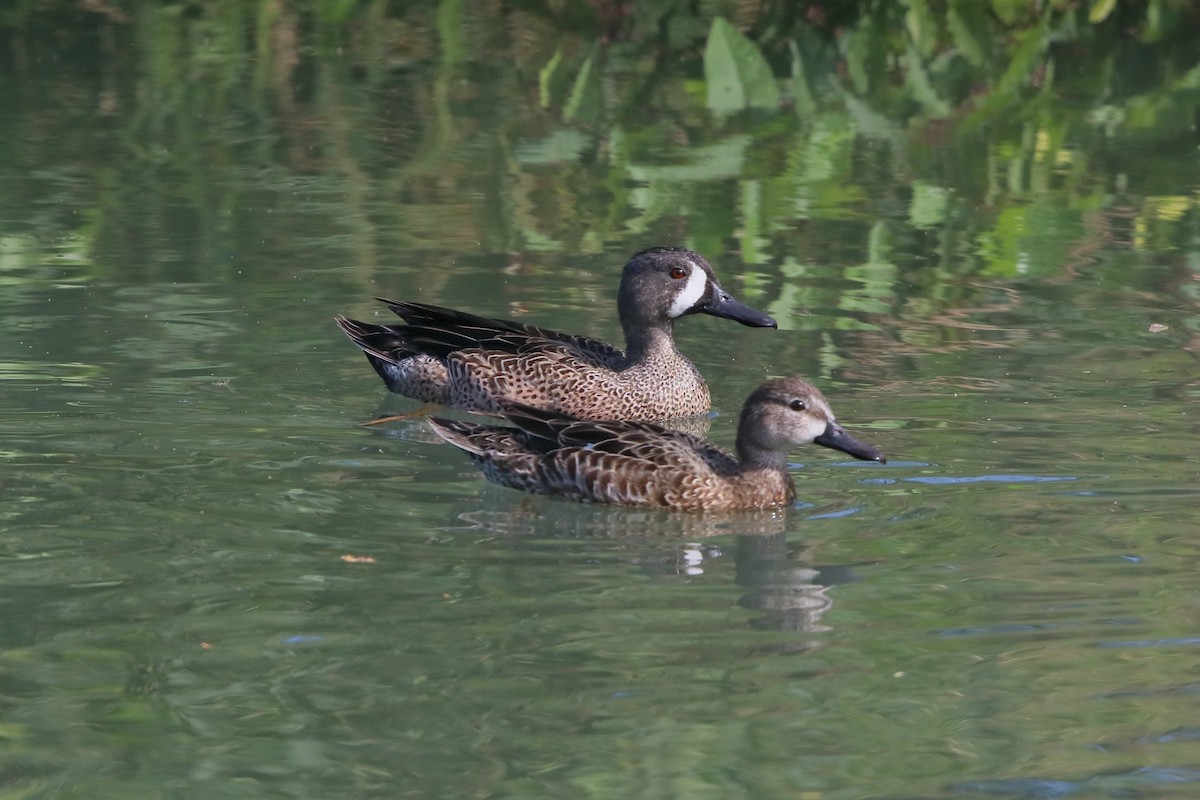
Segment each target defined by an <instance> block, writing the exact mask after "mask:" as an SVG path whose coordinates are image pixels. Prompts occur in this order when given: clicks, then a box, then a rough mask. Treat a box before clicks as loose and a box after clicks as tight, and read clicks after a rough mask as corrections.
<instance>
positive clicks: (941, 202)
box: [909, 181, 950, 228]
mask: <svg viewBox="0 0 1200 800" xmlns="http://www.w3.org/2000/svg"><path fill="white" fill-rule="evenodd" d="M949 208H950V193H949V192H948V191H946V190H945V189H944V188H942V187H941V186H934V185H933V184H931V183H928V182H926V181H915V182H914V183H913V196H912V205H911V207H910V209H909V219H910V220H911V221H912V224H913V227H915V228H934V227H937V226H939V225H942V224H944V223H945V222H946V212H947V211H948V209H949Z"/></svg>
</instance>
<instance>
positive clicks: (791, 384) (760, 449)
mask: <svg viewBox="0 0 1200 800" xmlns="http://www.w3.org/2000/svg"><path fill="white" fill-rule="evenodd" d="M809 443H816V444H819V445H822V446H824V447H831V448H833V449H834V450H841V451H842V452H843V453H846V454H848V455H851V456H854V457H855V458H858V459H862V460H863V461H878V462H879V463H880V464H885V463H887V458H886V457H885V456H884V455H883V452H882V451H880V450H879V448H877V447H873V446H871V445H869V444H866V443H865V442H860V441H859V440H858V439H855V438H854V437H853V436H851V435H850V434H849V433H847V432H846V429H845V428H843V427H842V426H841V425H839V424H838V423H837V420H836V419H834V416H833V412H832V411H831V410H830V409H829V403H828V402H826V400H825V396H824V395H822V394H821V391H820V390H819V389H818V388H817V387H815V386H813V385H812V384H811V383H809V382H808V381H806V380H804V379H802V378H778V379H776V380H771V381H767V382H766V383H764V384H763V385H762V386H759V387H758V388H757V389H755V390H754V392H753V393H752V394H751V395H750V396H749V397H748V398H746V404H745V405H744V406H743V407H742V416H741V419H740V421H739V423H738V436H737V449H738V455H739V456H740V457H741V459H742V460H743V461H746V462H751V463H757V464H760V465H764V466H767V465H770V466H782V465H784V464H785V463H786V461H787V453H788V452H789V451H791V450H792V449H794V448H796V447H798V446H800V445H804V444H809Z"/></svg>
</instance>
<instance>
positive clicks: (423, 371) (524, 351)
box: [337, 247, 775, 420]
mask: <svg viewBox="0 0 1200 800" xmlns="http://www.w3.org/2000/svg"><path fill="white" fill-rule="evenodd" d="M381 302H383V303H384V304H386V305H387V307H388V308H389V309H390V310H391V311H393V312H394V313H396V314H397V315H398V316H399V317H400V318H401V319H403V320H404V323H405V324H402V325H375V324H372V323H368V322H360V321H358V320H353V319H348V318H346V317H338V318H337V324H338V326H339V327H340V328H341V329H342V331H343V332H344V333H345V334H346V335H347V336H349V337H350V339H351V340H352V341H353V342H354V343H355V344H356V345H358V347H359V348H360V349H362V351H363V352H364V353H365V354H366V356H367V359H368V360H369V361H370V363H371V366H372V367H374V368H375V371H376V372H377V373H378V374H379V377H380V378H382V379H383V382H384V383H385V384H386V385H387V387H388V389H389V390H391V391H393V392H396V393H398V394H402V395H405V396H407V397H412V398H414V399H417V400H421V401H424V402H427V403H440V404H444V405H449V406H454V407H458V408H464V409H469V410H474V411H484V412H493V413H495V412H498V411H500V410H501V409H503V408H506V407H507V405H508V404H510V403H514V402H515V403H521V404H524V405H528V406H532V407H535V408H540V409H544V410H547V411H551V412H554V413H557V414H565V415H570V416H574V417H581V418H588V419H627V420H652V419H669V418H674V417H687V416H694V415H697V414H703V413H705V412H707V411H708V409H709V393H708V386H707V385H706V384H705V383H704V379H703V378H702V377H701V376H700V373H699V372H698V371H697V370H696V367H695V365H694V364H692V362H691V361H690V360H688V358H687V357H686V356H684V355H683V354H682V353H680V352H679V350H678V348H676V346H675V338H674V323H675V320H676V319H678V318H680V317H684V316H687V315H689V314H697V313H702V314H711V315H713V316H716V317H724V318H726V319H732V320H735V321H737V322H740V323H742V324H743V325H748V326H751V327H760V328H774V327H775V320H773V319H772V318H771V317H770V316H768V315H767V314H764V313H763V312H761V311H757V310H755V309H753V308H750V307H749V306H746V305H743V304H742V303H739V302H738V301H737V300H735V299H734V298H733V297H732V296H730V294H729V293H728V292H726V291H725V290H724V289H723V288H722V287H721V285H720V283H719V282H718V281H717V277H716V274H715V273H714V272H713V268H712V266H710V265H709V263H708V262H707V261H705V260H704V258H703V257H702V256H700V255H699V254H698V253H694V252H692V251H691V250H685V249H682V248H673V247H655V248H652V249H650V250H644V251H642V252H640V253H638V254H636V255H634V256H633V258H631V259H630V260H629V263H628V264H626V265H625V269H624V271H623V272H622V275H621V285H620V288H619V289H618V292H617V313H618V315H619V316H620V319H621V327H622V328H623V330H624V333H625V350H621V349H619V348H617V347H614V346H613V345H611V344H608V343H607V342H603V341H600V340H598V339H592V338H589V337H586V336H575V335H571V334H566V333H560V332H558V331H553V330H548V329H545V328H539V327H536V326H534V325H527V324H524V323H520V322H512V321H508V320H501V319H490V318H487V317H478V316H475V315H474V314H467V313H465V312H462V311H455V310H453V309H449V308H442V307H440V306H431V305H425V304H423V303H412V302H400V301H392V300H382V299H381Z"/></svg>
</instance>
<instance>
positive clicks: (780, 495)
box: [729, 464, 796, 508]
mask: <svg viewBox="0 0 1200 800" xmlns="http://www.w3.org/2000/svg"><path fill="white" fill-rule="evenodd" d="M729 482H730V484H732V486H733V487H734V495H735V497H736V498H737V503H736V505H737V507H738V508H766V507H770V506H784V505H791V504H792V503H793V502H794V501H795V500H796V486H795V484H793V483H792V476H791V475H789V474H788V471H787V465H786V464H784V465H783V467H781V468H780V469H775V468H771V467H752V466H749V465H747V464H742V468H741V469H740V470H739V471H738V473H737V474H736V475H733V476H731V477H730V478H729Z"/></svg>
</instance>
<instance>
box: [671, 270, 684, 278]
mask: <svg viewBox="0 0 1200 800" xmlns="http://www.w3.org/2000/svg"><path fill="white" fill-rule="evenodd" d="M671 277H672V278H674V279H675V280H682V279H683V278H686V277H687V270H686V269H684V268H683V267H671Z"/></svg>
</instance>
